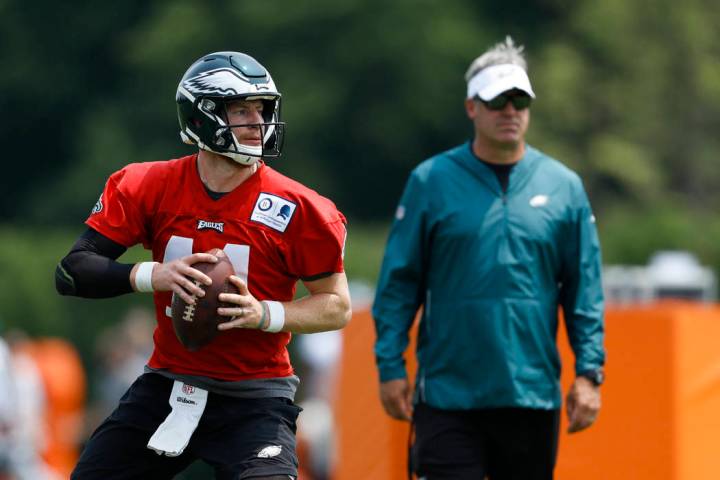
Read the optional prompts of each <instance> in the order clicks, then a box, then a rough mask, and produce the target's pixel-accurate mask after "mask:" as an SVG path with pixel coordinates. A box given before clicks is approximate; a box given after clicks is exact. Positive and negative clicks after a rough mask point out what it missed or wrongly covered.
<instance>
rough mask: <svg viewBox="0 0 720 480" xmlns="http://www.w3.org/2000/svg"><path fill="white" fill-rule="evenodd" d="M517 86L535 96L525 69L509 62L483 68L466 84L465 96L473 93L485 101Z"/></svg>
mask: <svg viewBox="0 0 720 480" xmlns="http://www.w3.org/2000/svg"><path fill="white" fill-rule="evenodd" d="M514 88H517V89H519V90H522V91H523V92H525V93H527V94H528V95H530V96H531V97H532V98H535V92H533V89H532V86H530V79H529V78H528V76H527V73H526V72H525V70H524V69H523V68H522V67H521V66H519V65H514V64H511V63H508V64H503V65H493V66H491V67H487V68H483V69H482V70H480V71H479V72H478V73H477V74H475V76H474V77H472V78H471V79H470V81H469V82H468V85H467V98H473V97H475V95H477V96H478V97H480V99H481V100H485V101H486V102H487V101H489V100H492V99H493V98H495V97H497V96H498V95H500V94H501V93H503V92H507V91H508V90H512V89H514Z"/></svg>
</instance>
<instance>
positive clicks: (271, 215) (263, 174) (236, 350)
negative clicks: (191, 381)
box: [86, 155, 346, 381]
mask: <svg viewBox="0 0 720 480" xmlns="http://www.w3.org/2000/svg"><path fill="white" fill-rule="evenodd" d="M196 159H197V156H196V155H191V156H187V157H183V158H180V159H176V160H169V161H164V162H148V163H135V164H131V165H128V166H126V167H125V168H123V169H122V170H119V171H118V172H115V173H114V174H113V175H112V176H111V177H110V178H109V179H108V181H107V184H106V185H105V190H104V191H103V194H102V196H101V197H100V200H99V201H98V203H97V204H96V206H95V208H94V209H93V212H92V213H91V215H90V217H89V218H88V220H87V221H86V223H87V225H88V226H90V227H91V228H93V229H94V230H97V231H98V232H100V233H101V234H103V235H105V236H106V237H108V238H110V239H111V240H113V241H115V242H117V243H120V244H122V245H125V246H126V247H131V246H133V245H136V244H138V243H142V244H143V245H144V246H145V248H147V249H149V250H151V251H152V256H153V260H154V261H156V262H167V261H170V260H174V259H177V258H180V257H183V256H186V255H190V254H191V253H196V252H206V251H208V250H210V249H211V248H216V247H217V248H222V249H223V250H224V251H225V253H227V255H228V256H229V257H230V260H231V261H232V263H233V266H234V267H235V272H236V275H237V276H239V277H240V278H242V279H243V280H245V281H246V282H247V285H248V289H249V290H250V292H251V293H252V294H253V295H254V296H255V298H257V299H258V300H277V301H290V300H292V299H293V297H294V294H295V285H296V283H297V280H298V279H305V280H312V279H315V278H319V277H321V276H323V275H327V274H331V273H340V272H342V271H343V262H342V254H343V247H344V242H345V235H346V230H345V217H344V216H343V215H342V214H341V213H340V212H339V211H338V210H337V208H336V207H335V205H334V204H333V203H332V202H331V201H330V200H328V199H326V198H324V197H322V196H321V195H319V194H318V193H317V192H315V191H313V190H311V189H309V188H307V187H305V186H303V185H301V184H300V183H298V182H296V181H294V180H291V179H289V178H287V177H285V176H284V175H281V174H280V173H278V172H276V171H275V170H273V169H272V168H270V167H268V166H267V165H265V164H264V163H262V162H261V163H259V169H258V170H257V171H256V172H255V174H254V175H252V176H251V177H250V178H248V179H247V180H246V181H245V182H243V183H242V184H241V185H240V186H238V187H237V188H235V190H233V191H232V192H229V193H227V194H225V195H224V196H223V197H222V198H220V199H219V200H213V199H212V198H210V196H209V195H208V193H207V191H206V190H205V186H204V185H203V183H202V181H201V180H200V176H199V174H198V171H197V163H196V162H197V161H196ZM171 299H172V292H155V294H154V300H155V310H156V316H157V327H156V328H155V334H154V342H155V349H154V351H153V354H152V357H151V358H150V362H149V365H150V367H152V368H156V369H167V370H169V371H171V372H173V373H178V374H188V375H200V376H205V377H210V378H215V379H220V380H232V381H238V380H246V379H256V378H271V377H285V376H288V375H292V374H293V369H292V366H291V365H290V359H289V356H288V352H287V348H286V346H287V344H288V342H289V341H290V334H289V333H285V332H278V333H266V332H263V331H260V330H253V329H231V330H227V331H224V332H220V333H219V334H218V336H217V337H215V339H214V340H213V341H212V342H211V343H210V344H209V345H207V346H205V347H203V348H201V349H200V350H198V351H195V352H190V351H188V350H186V349H185V348H184V347H183V346H182V344H181V343H180V342H179V340H178V339H177V337H176V336H175V332H174V330H173V326H172V320H171V318H170V304H171Z"/></svg>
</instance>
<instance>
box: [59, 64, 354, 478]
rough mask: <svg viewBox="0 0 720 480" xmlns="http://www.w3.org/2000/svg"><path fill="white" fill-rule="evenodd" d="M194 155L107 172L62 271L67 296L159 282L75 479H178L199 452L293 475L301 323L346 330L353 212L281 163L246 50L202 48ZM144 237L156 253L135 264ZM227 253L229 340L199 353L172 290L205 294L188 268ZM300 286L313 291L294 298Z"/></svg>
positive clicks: (192, 93) (190, 91)
mask: <svg viewBox="0 0 720 480" xmlns="http://www.w3.org/2000/svg"><path fill="white" fill-rule="evenodd" d="M176 101H177V111H178V119H179V122H180V135H181V138H182V139H183V141H184V142H185V143H188V144H193V145H197V147H198V151H197V153H194V154H192V155H188V156H186V157H183V158H178V159H174V160H167V161H158V162H146V163H133V164H130V165H127V166H126V167H124V168H123V169H121V170H119V171H117V172H115V173H114V174H112V175H111V176H110V178H109V179H108V180H107V183H106V185H105V189H104V191H103V192H102V195H101V196H100V199H99V200H98V202H97V204H96V205H95V207H94V208H93V210H92V213H91V214H90V216H89V218H88V219H87V220H86V222H85V223H86V224H87V227H88V228H87V230H86V231H85V232H84V233H83V234H82V235H81V237H80V238H79V239H78V240H77V242H76V243H75V245H74V246H73V247H72V249H71V250H70V252H69V253H68V254H67V256H66V257H65V258H63V259H62V260H61V262H60V264H59V265H58V267H57V270H56V286H57V290H58V292H59V293H60V294H63V295H74V296H79V297H85V298H103V297H113V296H117V295H121V294H124V293H130V292H148V293H150V292H153V297H154V302H155V310H156V317H157V326H156V328H155V333H154V351H153V353H152V356H151V357H150V359H149V361H148V364H147V366H146V368H145V372H144V373H143V374H142V375H140V377H138V379H137V380H136V381H135V383H134V384H133V385H132V386H131V387H130V389H129V390H128V391H127V393H126V394H125V395H124V396H123V398H122V399H121V400H120V404H119V406H118V408H117V409H116V410H115V411H114V412H113V413H112V414H111V415H110V416H109V417H108V418H107V419H106V420H105V421H104V422H103V423H102V424H101V425H100V426H99V427H98V429H97V430H96V431H95V432H94V433H93V435H92V436H91V438H90V439H89V442H88V443H87V445H86V447H85V449H84V451H83V453H82V456H81V458H80V460H79V462H78V464H77V466H76V468H75V470H74V472H73V475H72V478H73V479H96V478H97V479H107V478H118V479H120V478H153V479H161V478H167V479H170V478H173V477H174V476H175V475H176V474H177V473H178V472H180V471H182V470H183V469H184V468H185V467H187V466H188V465H189V464H190V463H191V462H193V461H194V460H196V459H202V460H204V461H205V462H207V463H208V464H210V465H211V466H212V467H213V468H214V469H215V475H216V478H219V479H231V478H232V479H244V478H253V479H281V478H282V479H288V478H295V477H296V476H297V467H298V465H297V463H298V462H297V456H296V453H295V428H296V424H295V422H296V418H297V416H298V413H299V410H300V409H299V408H298V407H297V406H295V404H294V403H293V400H294V394H295V391H296V388H297V386H298V382H299V380H298V377H297V376H296V375H295V374H294V372H293V367H292V365H291V363H290V359H289V356H288V351H287V348H286V347H287V344H288V342H289V341H290V336H291V334H292V333H312V332H322V331H328V330H336V329H340V328H343V327H344V326H345V325H346V324H347V322H348V321H349V319H350V315H351V310H350V296H349V292H348V286H347V280H346V277H345V274H344V271H343V259H342V257H343V249H344V243H345V235H346V228H345V224H346V221H345V217H344V216H343V215H342V214H341V213H340V212H339V211H338V210H337V209H336V207H335V205H334V204H333V203H332V202H331V201H330V200H328V199H326V198H324V197H322V196H320V195H319V194H318V193H316V192H315V191H313V190H311V189H309V188H307V187H305V186H303V185H301V184H300V183H298V182H296V181H293V180H291V179H289V178H287V177H285V176H283V175H282V174H280V173H278V172H277V171H275V170H274V169H272V168H271V167H269V166H268V165H267V164H266V163H265V159H267V158H274V157H278V156H280V154H281V152H282V148H283V133H284V128H285V124H284V123H283V122H282V121H281V95H280V92H279V91H278V89H277V88H276V86H275V83H274V82H273V80H272V78H271V76H270V73H269V72H268V71H267V69H265V68H264V67H263V66H262V65H261V64H260V63H259V62H257V61H256V60H255V59H253V58H252V57H250V56H248V55H245V54H242V53H238V52H218V53H212V54H209V55H205V56H204V57H202V58H200V59H199V60H197V61H196V62H195V63H193V64H192V65H191V66H190V68H189V69H188V70H187V72H186V73H185V75H184V76H183V77H182V79H181V81H180V84H179V86H178V88H177V94H176ZM136 244H143V245H144V247H145V248H147V249H149V250H151V252H152V258H153V261H152V262H141V263H137V264H124V263H121V262H118V261H117V259H118V258H119V257H120V255H122V254H123V252H125V251H126V249H127V248H129V247H131V246H133V245H136ZM212 248H221V249H223V250H224V251H225V253H226V254H227V256H228V257H229V258H230V260H231V262H232V264H233V267H234V269H235V272H236V275H235V276H232V277H230V278H231V281H232V283H234V285H235V286H236V287H237V288H238V291H239V293H237V294H230V293H226V294H221V295H220V300H221V301H223V302H227V303H228V304H230V305H229V306H227V307H224V308H220V309H219V312H218V313H219V314H221V315H224V316H226V317H227V321H226V322H225V323H222V324H220V326H219V327H218V328H219V329H220V330H221V332H220V334H219V335H218V336H217V337H216V338H215V339H214V340H213V341H212V342H211V343H210V344H208V345H206V346H205V347H203V348H201V349H199V350H197V351H194V352H191V351H189V350H187V349H186V348H184V347H183V345H182V344H181V343H180V341H179V340H178V338H177V336H176V335H175V332H174V330H173V325H172V320H171V317H170V314H171V309H170V305H171V302H172V296H173V295H177V296H180V297H181V298H182V299H183V300H184V301H185V302H187V303H194V300H193V297H194V296H198V297H201V296H202V295H203V289H202V288H200V286H199V285H201V284H206V285H207V284H209V283H210V278H209V277H208V276H206V275H204V274H203V273H201V272H200V271H199V270H197V269H195V268H193V264H194V263H196V262H215V261H217V258H216V257H215V256H213V255H210V254H208V253H203V252H207V251H208V250H210V249H212ZM298 280H301V281H302V282H303V284H304V285H305V287H306V288H307V290H308V292H309V294H308V295H307V296H305V297H303V298H301V299H298V300H295V301H293V298H294V295H295V287H296V283H297V281H298Z"/></svg>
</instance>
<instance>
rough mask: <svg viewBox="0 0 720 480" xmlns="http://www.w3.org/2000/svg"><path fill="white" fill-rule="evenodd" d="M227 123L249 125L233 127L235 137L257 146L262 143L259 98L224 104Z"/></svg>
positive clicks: (241, 141) (245, 143) (261, 110)
mask: <svg viewBox="0 0 720 480" xmlns="http://www.w3.org/2000/svg"><path fill="white" fill-rule="evenodd" d="M226 109H227V117H228V124H229V125H249V126H247V127H234V128H233V129H232V131H233V133H234V134H235V138H237V139H238V141H239V142H240V143H242V144H244V145H250V146H253V147H259V146H260V145H261V144H262V137H263V133H262V128H261V125H262V124H263V123H264V121H263V117H262V112H263V103H262V101H260V100H238V101H236V102H231V103H228V104H227V105H226Z"/></svg>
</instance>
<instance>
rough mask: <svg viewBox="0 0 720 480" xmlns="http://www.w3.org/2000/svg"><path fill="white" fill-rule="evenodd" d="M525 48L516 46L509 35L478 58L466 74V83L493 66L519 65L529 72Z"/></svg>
mask: <svg viewBox="0 0 720 480" xmlns="http://www.w3.org/2000/svg"><path fill="white" fill-rule="evenodd" d="M523 50H525V47H524V46H522V45H515V42H514V41H513V39H512V37H511V36H510V35H508V36H507V37H505V41H504V42H500V43H496V44H495V45H493V46H492V47H490V48H489V49H487V50H486V51H485V53H483V54H482V55H480V56H479V57H477V58H476V59H475V60H473V62H472V63H471V64H470V67H468V69H467V72H465V81H466V82H469V81H470V79H472V78H473V77H474V76H475V75H476V74H477V73H478V72H479V71H480V70H483V69H485V68H487V67H491V66H493V65H505V64H512V65H518V66H520V67H521V68H522V69H523V70H525V71H526V72H527V61H526V60H525V55H523Z"/></svg>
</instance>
